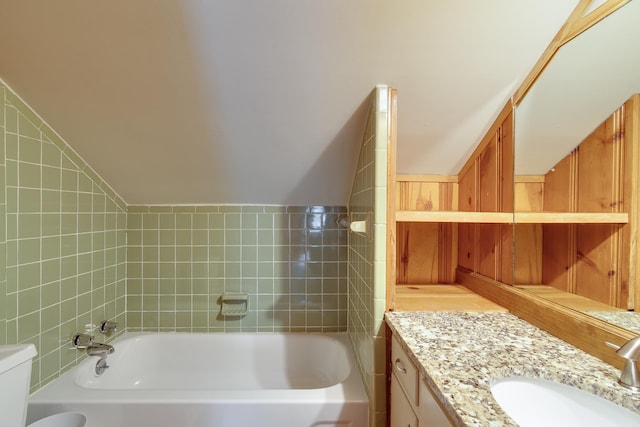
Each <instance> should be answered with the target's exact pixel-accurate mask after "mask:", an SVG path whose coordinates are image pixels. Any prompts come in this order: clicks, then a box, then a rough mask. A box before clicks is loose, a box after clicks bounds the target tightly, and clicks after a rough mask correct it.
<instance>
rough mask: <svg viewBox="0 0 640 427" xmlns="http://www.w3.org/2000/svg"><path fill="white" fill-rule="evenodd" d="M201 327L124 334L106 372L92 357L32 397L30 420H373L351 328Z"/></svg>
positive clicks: (210, 423)
mask: <svg viewBox="0 0 640 427" xmlns="http://www.w3.org/2000/svg"><path fill="white" fill-rule="evenodd" d="M198 335H200V334H181V333H176V334H170V333H162V334H137V333H136V334H125V335H124V336H123V337H122V338H119V339H118V340H116V341H115V342H114V343H113V344H114V347H115V348H116V351H115V353H114V354H112V355H109V356H108V358H107V360H108V363H109V365H110V368H109V369H107V372H106V373H105V374H104V375H103V376H96V375H95V372H94V371H93V369H94V367H95V361H96V360H97V359H98V358H97V357H91V358H88V359H87V360H85V361H84V362H82V363H81V364H80V365H78V366H77V367H76V368H74V369H72V370H71V371H69V372H66V373H65V374H63V375H62V376H61V377H60V378H58V379H56V380H55V381H53V382H52V383H50V384H48V385H46V386H45V387H43V388H42V389H40V390H39V391H37V392H36V393H34V394H33V395H32V396H31V397H30V401H29V411H28V420H30V421H31V422H32V421H34V420H37V419H39V418H42V417H45V416H48V415H51V414H54V413H58V412H64V411H77V412H81V413H83V414H85V415H86V416H87V427H107V426H108V427H112V426H113V425H119V426H123V427H128V426H131V427H134V426H135V427H144V426H154V427H157V426H172V425H181V426H185V427H205V426H206V427H231V426H233V427H236V426H238V425H247V426H249V425H260V426H263V427H275V426H282V425H296V426H341V427H345V426H352V427H358V426H362V427H366V426H367V425H368V412H369V405H368V399H367V395H366V392H365V390H364V387H363V384H362V380H361V378H360V374H359V371H358V369H357V366H356V365H355V361H354V357H353V353H352V351H351V345H350V342H349V340H348V337H347V335H346V334H344V333H331V334H302V333H300V334H262V333H261V334H246V333H241V334H201V335H207V336H206V337H205V336H198ZM211 335H216V336H215V337H212V336H211ZM217 335H220V336H219V337H218V336H217ZM236 335H238V336H236ZM205 338H216V340H214V341H218V339H219V342H215V343H212V342H209V343H205V341H207V340H206V339H205ZM296 338H297V339H296ZM262 340H264V342H263V341H262ZM268 341H270V343H269V342H268ZM216 346H217V347H216ZM196 362H197V363H198V364H200V365H198V364H196ZM158 378H161V379H158ZM113 420H116V421H117V422H116V424H113V422H114V421H113ZM176 423H177V424H176Z"/></svg>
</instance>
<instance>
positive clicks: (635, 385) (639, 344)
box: [606, 336, 640, 393]
mask: <svg viewBox="0 0 640 427" xmlns="http://www.w3.org/2000/svg"><path fill="white" fill-rule="evenodd" d="M606 344H607V345H608V346H609V347H612V348H615V349H616V353H617V354H618V355H619V356H620V357H623V358H625V359H627V363H626V364H625V365H624V368H623V369H622V372H621V374H620V379H619V380H618V383H619V384H620V385H621V386H623V387H626V388H628V389H631V390H632V391H633V392H634V393H638V392H640V371H639V370H638V364H637V361H638V358H640V336H638V337H635V338H633V339H631V340H629V341H627V342H626V343H625V344H624V345H622V346H617V345H615V344H611V343H609V342H608V343H606Z"/></svg>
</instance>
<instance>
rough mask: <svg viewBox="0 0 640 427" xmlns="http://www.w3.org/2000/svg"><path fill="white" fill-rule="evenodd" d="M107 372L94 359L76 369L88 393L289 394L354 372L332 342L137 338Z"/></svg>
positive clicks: (119, 349) (121, 345)
mask: <svg viewBox="0 0 640 427" xmlns="http://www.w3.org/2000/svg"><path fill="white" fill-rule="evenodd" d="M115 347H116V352H115V353H114V354H113V355H110V356H109V357H108V358H107V361H108V364H109V366H110V367H109V369H108V370H106V371H105V373H104V374H102V375H96V373H95V369H94V368H95V363H96V361H97V358H90V359H88V360H86V361H85V362H83V363H82V364H81V365H80V366H79V367H78V368H77V375H76V376H75V381H76V384H77V385H79V386H81V387H84V388H90V389H154V390H158V389H165V390H176V389H189V390H210V389H214V390H283V389H284V390H290V389H319V388H326V387H331V386H333V385H336V384H339V383H342V382H343V381H344V380H345V379H346V378H347V377H348V376H349V374H350V372H351V370H352V369H353V366H351V364H350V363H349V362H350V360H349V355H348V348H345V346H344V344H343V342H342V341H341V340H340V339H338V338H337V337H335V336H330V335H307V334H291V335H283V334H278V335H274V334H246V333H243V334H138V335H134V336H131V337H128V338H125V339H123V340H120V341H119V342H118V343H117V344H116V345H115Z"/></svg>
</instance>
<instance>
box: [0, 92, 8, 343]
mask: <svg viewBox="0 0 640 427" xmlns="http://www.w3.org/2000/svg"><path fill="white" fill-rule="evenodd" d="M5 92H6V89H5V87H4V85H3V84H1V82H0V179H1V180H2V185H0V344H7V310H6V306H7V268H6V267H7V266H6V262H5V259H6V252H7V233H6V227H5V218H6V212H7V203H6V198H5V194H6V191H5V183H4V180H5V157H4V146H5V144H4V140H5V117H4V116H5V110H6V108H5Z"/></svg>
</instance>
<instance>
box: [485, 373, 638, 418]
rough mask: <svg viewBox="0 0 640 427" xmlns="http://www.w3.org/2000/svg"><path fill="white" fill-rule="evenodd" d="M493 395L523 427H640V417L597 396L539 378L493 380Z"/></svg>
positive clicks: (516, 377)
mask: <svg viewBox="0 0 640 427" xmlns="http://www.w3.org/2000/svg"><path fill="white" fill-rule="evenodd" d="M491 393H492V394H493V397H495V399H496V400H497V401H498V403H499V404H500V406H501V407H502V409H503V410H504V411H505V412H506V413H507V414H508V415H509V416H510V417H511V418H513V420H514V421H515V422H516V423H518V424H519V425H520V426H521V427H528V426H535V427H540V426H545V427H549V426H563V427H571V426H579V427H588V426H593V427H596V426H597V427H605V426H612V427H613V426H615V427H626V426H629V427H638V426H640V415H638V414H636V413H634V412H632V411H630V410H628V409H626V408H623V407H622V406H619V405H616V404H614V403H612V402H610V401H608V400H606V399H603V398H601V397H599V396H596V395H595V394H591V393H587V392H585V391H582V390H579V389H577V388H575V387H570V386H567V385H564V384H560V383H556V382H552V381H546V380H543V379H539V378H528V377H519V376H514V377H509V378H505V379H500V380H493V381H492V384H491Z"/></svg>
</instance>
